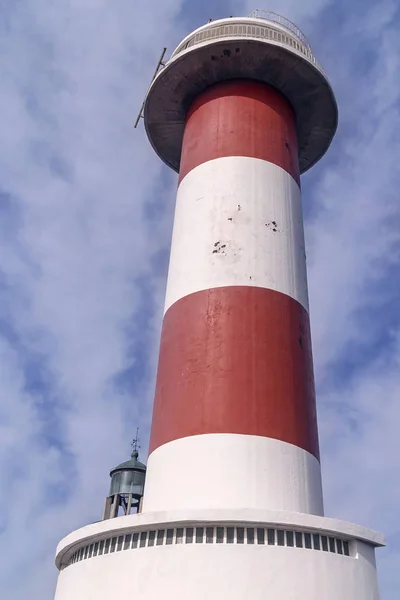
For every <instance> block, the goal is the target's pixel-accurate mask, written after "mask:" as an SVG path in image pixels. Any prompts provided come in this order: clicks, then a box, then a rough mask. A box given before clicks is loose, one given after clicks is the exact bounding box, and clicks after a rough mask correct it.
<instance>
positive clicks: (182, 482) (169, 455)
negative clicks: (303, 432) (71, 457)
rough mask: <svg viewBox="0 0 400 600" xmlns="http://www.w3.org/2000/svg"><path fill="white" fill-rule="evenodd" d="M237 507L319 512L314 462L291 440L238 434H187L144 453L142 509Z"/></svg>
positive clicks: (318, 478)
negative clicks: (145, 469) (144, 475)
mask: <svg viewBox="0 0 400 600" xmlns="http://www.w3.org/2000/svg"><path fill="white" fill-rule="evenodd" d="M243 506H246V507H247V508H252V509H264V508H265V507H268V508H269V509H272V510H294V511H297V512H303V513H311V514H316V515H322V514H323V499H322V484H321V468H320V464H319V461H318V460H317V459H316V458H315V456H313V455H312V454H310V453H309V452H307V451H306V450H303V449H302V448H298V447H297V446H294V445H293V444H288V443H287V442H282V441H281V440H275V439H272V438H267V437H261V436H256V435H239V434H204V435H196V436H189V437H185V438H181V439H178V440H175V441H173V442H169V443H168V444H163V445H162V446H160V447H159V448H157V449H156V450H155V451H154V452H152V453H151V455H150V456H149V460H148V468H147V476H146V487H145V494H144V496H143V511H147V512H151V511H161V510H182V509H187V510H190V509H212V508H214V509H215V508H220V507H224V508H226V509H239V508H241V507H243Z"/></svg>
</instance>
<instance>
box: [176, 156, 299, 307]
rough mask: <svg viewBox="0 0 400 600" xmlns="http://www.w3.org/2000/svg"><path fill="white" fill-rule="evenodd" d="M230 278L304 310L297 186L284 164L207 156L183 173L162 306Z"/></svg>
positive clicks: (230, 281)
mask: <svg viewBox="0 0 400 600" xmlns="http://www.w3.org/2000/svg"><path fill="white" fill-rule="evenodd" d="M230 219H231V220H230ZM273 222H275V223H276V226H274V225H273ZM274 229H276V231H274ZM232 285H246V286H258V287H263V288H268V289H272V290H276V291H278V292H282V293H284V294H287V295H288V296H291V297H292V298H294V299H295V300H297V301H298V302H300V303H301V304H302V305H303V306H304V308H305V309H306V310H308V291H307V274H306V263H305V246H304V231H303V216H302V207H301V195H300V189H299V186H298V185H297V183H296V182H295V181H294V179H293V178H292V177H291V175H289V174H288V173H287V172H286V171H284V170H283V169H282V168H280V167H278V166H276V165H274V164H272V163H270V162H267V161H265V160H261V159H257V158H248V157H243V156H234V157H227V158H226V157H225V158H218V159H215V160H211V161H208V162H206V163H204V164H202V165H199V166H198V167H196V168H195V169H193V170H192V171H190V173H188V174H187V175H186V177H185V178H184V179H183V180H182V182H181V184H180V186H179V189H178V194H177V202H176V209H175V221H174V230H173V238H172V247H171V258H170V267H169V274H168V284H167V293H166V301H165V310H167V309H168V308H169V307H170V306H171V305H172V304H173V303H174V302H176V300H179V299H180V298H182V297H184V296H186V295H188V294H191V293H193V292H198V291H200V290H205V289H208V288H213V287H223V286H232Z"/></svg>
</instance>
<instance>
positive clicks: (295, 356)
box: [56, 11, 384, 600]
mask: <svg viewBox="0 0 400 600" xmlns="http://www.w3.org/2000/svg"><path fill="white" fill-rule="evenodd" d="M143 118H144V124H145V127H146V132H147V136H148V138H149V141H150V143H151V145H152V146H153V148H154V150H155V152H156V153H157V154H158V156H159V157H160V158H161V159H162V160H163V161H164V162H165V163H166V164H167V165H168V166H169V167H171V168H172V169H173V170H175V171H176V172H177V173H178V190H177V197H176V207H175V218H174V226H173V235H172V244H171V257H170V265H169V272H168V281H167V289H166V298H165V310H164V316H163V324H162V332H161V341H160V352H159V363H158V372H157V380H156V390H155V399H154V409H153V418H152V425H151V434H150V448H149V457H148V462H147V468H146V467H145V465H143V464H142V463H141V462H139V460H138V452H137V449H136V448H135V449H134V452H133V454H132V457H131V459H130V460H128V461H127V462H125V463H122V464H121V465H119V466H118V467H116V468H114V469H113V470H112V471H111V477H112V480H111V487H110V494H109V496H108V497H107V500H106V504H105V509H104V514H103V520H102V521H99V522H96V523H92V524H89V525H87V526H85V527H83V528H81V529H79V530H77V531H74V532H73V533H71V534H69V535H68V536H67V537H66V538H64V539H63V540H62V541H61V542H60V544H59V546H58V548H57V553H56V565H57V567H58V569H59V571H60V572H59V579H58V585H57V590H56V600H111V599H113V600H114V599H115V598H117V597H118V598H123V597H132V598H133V597H134V598H137V599H138V600H156V599H157V598H159V597H163V598H165V599H168V600H169V599H174V600H189V599H190V600H204V598H209V599H210V600H216V599H225V598H229V599H230V600H244V599H246V600H247V598H252V599H255V600H265V599H267V598H271V599H274V600H304V599H306V598H307V600H338V598H340V600H378V599H379V591H378V582H377V573H376V564H375V549H376V548H377V547H379V546H382V545H384V539H383V537H382V536H381V535H380V534H379V533H376V532H373V531H371V530H368V529H366V528H364V527H362V526H359V525H355V524H352V523H347V522H343V521H340V520H337V519H332V518H327V517H325V516H324V507H323V494H322V483H321V466H320V454H319V441H318V426H317V414H316V399H315V386H314V376H313V359H312V348H311V336H310V317H309V304H308V291H307V273H306V252H305V244H304V231H303V216H302V199H301V183H300V175H301V174H302V173H304V172H305V171H307V170H308V169H310V168H311V167H312V166H313V165H314V164H315V163H316V162H317V161H318V160H319V159H321V158H322V156H323V155H324V154H325V152H326V151H327V150H328V147H329V145H330V143H331V141H332V139H333V137H334V134H335V131H336V127H337V121H338V110H337V104H336V101H335V97H334V93H333V90H332V87H331V85H330V82H329V80H328V77H327V75H326V73H325V71H324V69H323V67H322V66H321V64H320V63H319V61H318V60H317V58H316V57H315V55H314V53H313V51H312V48H311V46H310V44H309V42H308V40H307V38H306V36H305V35H304V34H303V33H302V32H301V30H300V29H299V28H298V27H297V26H296V25H294V24H293V23H291V22H290V21H289V20H287V19H285V18H283V17H281V16H279V15H276V14H274V13H271V12H265V11H255V12H254V13H252V14H251V15H250V16H249V17H243V18H242V17H240V18H228V19H221V20H217V21H211V22H209V23H207V24H206V25H204V26H203V27H200V28H199V29H197V30H196V31H194V32H192V33H190V34H189V35H188V36H187V37H186V38H185V39H184V40H183V41H182V42H181V43H180V44H179V46H178V47H177V49H176V50H175V51H174V52H173V53H172V55H171V57H170V58H169V60H168V61H166V62H165V63H163V64H162V65H161V69H160V70H159V71H158V72H157V74H156V76H155V78H154V80H153V82H152V84H151V86H150V89H149V91H148V93H147V96H146V99H145V103H144V109H143ZM143 488H144V489H143Z"/></svg>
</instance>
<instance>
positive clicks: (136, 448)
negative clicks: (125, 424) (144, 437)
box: [131, 427, 140, 454]
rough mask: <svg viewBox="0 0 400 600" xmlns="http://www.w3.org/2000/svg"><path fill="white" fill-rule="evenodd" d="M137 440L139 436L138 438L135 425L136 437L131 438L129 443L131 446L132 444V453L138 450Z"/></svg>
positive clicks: (137, 429)
mask: <svg viewBox="0 0 400 600" xmlns="http://www.w3.org/2000/svg"><path fill="white" fill-rule="evenodd" d="M139 442H140V438H139V427H136V437H135V438H133V441H132V444H131V446H132V454H133V453H134V452H138V450H139V448H140V444H139Z"/></svg>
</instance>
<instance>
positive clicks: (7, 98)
mask: <svg viewBox="0 0 400 600" xmlns="http://www.w3.org/2000/svg"><path fill="white" fill-rule="evenodd" d="M0 8H1V11H0V15H1V17H0V69H1V82H2V84H1V86H0V114H1V115H2V136H1V142H2V143H1V148H0V233H1V235H0V383H1V402H0V484H1V490H2V494H1V496H0V515H1V516H0V545H1V550H2V552H1V555H2V561H1V564H0V588H1V589H2V590H3V593H4V595H5V596H8V597H10V598H12V599H13V600H23V599H24V600H25V598H26V597H27V596H28V595H29V597H31V598H34V599H36V598H37V599H39V598H40V599H41V600H51V599H52V598H53V594H54V586H55V581H56V575H57V574H56V571H55V568H54V566H53V558H54V550H55V546H56V544H57V542H58V540H59V539H60V538H61V537H62V536H63V535H64V534H66V533H67V532H69V531H70V530H72V529H75V528H77V527H79V526H81V525H83V524H86V523H88V522H91V521H94V520H97V519H98V518H100V516H101V512H102V507H103V501H104V497H105V495H106V493H107V489H108V483H109V480H108V471H109V469H110V468H111V467H112V466H113V465H114V464H115V463H118V462H120V461H121V460H124V459H125V458H126V457H127V455H128V452H129V444H130V440H131V438H132V437H133V435H134V432H135V428H136V425H140V427H141V430H142V440H143V441H142V446H143V452H142V457H143V456H144V455H145V452H146V445H147V440H148V427H149V420H150V412H151V404H152V395H153V390H154V376H155V368H156V361H157V349H158V348H157V347H158V340H159V332H160V324H161V315H162V305H163V295H164V291H165V279H166V270H167V263H168V248H169V241H170V235H171V226H172V218H173V207H174V199H175V198H174V196H175V188H176V175H174V174H173V173H171V172H169V171H168V169H167V168H166V167H165V166H164V165H162V164H160V162H159V160H158V159H157V157H156V156H155V155H154V154H153V152H152V150H151V148H150V145H149V144H148V143H147V140H146V137H145V134H144V131H143V128H139V129H138V130H134V129H133V123H134V120H135V118H136V114H137V111H138V109H139V107H140V105H141V102H142V100H143V96H144V93H145V90H146V88H147V85H148V82H149V77H151V74H152V72H153V70H154V66H155V64H156V61H157V59H158V56H159V54H160V51H161V49H162V47H163V46H164V45H165V46H167V47H168V49H169V51H172V50H173V48H174V46H176V45H177V44H178V43H179V41H180V39H182V38H183V37H184V36H185V35H186V34H187V33H188V32H189V31H190V30H191V29H193V28H195V27H197V26H199V25H202V24H203V23H204V22H205V21H207V20H208V18H209V17H213V18H217V17H223V16H229V15H231V14H232V15H240V14H243V15H246V14H248V13H249V12H250V11H251V10H253V9H254V8H257V6H254V5H252V4H250V3H248V2H246V1H245V0H243V1H242V0H235V1H234V2H228V1H227V0H224V1H222V0H221V1H220V2H211V0H203V1H202V2H201V3H200V2H199V3H196V4H195V3H194V2H192V1H191V2H189V1H183V0H153V2H152V4H151V6H150V5H149V3H148V2H144V1H142V0H136V1H135V2H132V0H117V1H115V2H109V1H108V0H96V1H94V0H54V1H53V2H51V3H49V2H48V0H13V2H10V1H9V0H0ZM258 8H266V9H270V10H276V11H278V12H280V13H281V14H284V15H285V16H287V17H288V18H290V19H292V20H294V21H295V22H296V23H297V24H298V25H299V26H300V27H301V28H302V29H303V30H305V32H306V34H307V36H308V37H309V38H310V40H311V43H312V45H313V48H314V51H315V53H316V54H317V56H318V58H319V59H320V60H321V61H322V63H323V65H324V67H325V69H326V71H327V72H328V74H329V77H330V80H331V82H332V85H333V88H334V90H335V92H336V94H337V99H338V104H339V110H340V126H339V131H338V134H337V137H336V139H335V141H334V143H333V145H332V147H331V149H330V152H329V153H328V155H327V156H326V157H325V158H324V159H323V160H322V161H321V162H320V163H319V164H318V165H317V166H316V167H314V169H313V170H312V171H311V172H309V173H307V174H306V175H305V176H304V177H303V180H302V187H303V200H304V210H305V215H306V239H307V261H308V267H309V281H310V302H311V319H312V331H313V344H314V357H315V368H316V378H317V387H318V412H319V422H320V437H321V445H322V463H323V476H324V486H325V503H326V512H327V514H328V515H331V516H337V517H341V518H344V519H348V520H353V521H356V522H360V523H362V524H364V525H367V526H370V527H372V528H376V529H378V530H381V531H383V532H384V533H385V534H386V536H387V541H388V547H387V548H386V549H384V550H380V551H379V552H378V567H379V577H380V582H381V596H382V600H397V599H398V597H399V593H400V571H399V569H398V564H400V563H399V560H400V525H399V522H400V519H399V508H398V507H399V506H400V478H399V472H400V452H399V435H398V430H399V426H400V404H399V401H398V399H399V397H400V316H399V315H400V312H399V305H400V286H399V284H398V281H399V276H400V254H399V250H400V203H399V191H398V190H399V189H400V171H399V169H398V161H399V158H400V136H399V132H400V127H399V125H400V115H399V99H400V88H399V85H398V73H399V69H400V64H399V62H400V59H399V57H400V38H399V36H398V30H399V26H400V5H399V4H398V1H397V0H381V2H380V3H379V4H377V3H376V2H372V1H371V0H363V1H358V0H357V1H355V0H350V1H349V0H334V1H333V0H332V1H331V0H302V2H298V1H297V2H296V1H295V0H281V1H280V2H278V1H277V0H271V2H270V3H269V4H268V5H264V6H258ZM22 572H23V573H24V576H23V577H21V573H22Z"/></svg>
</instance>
